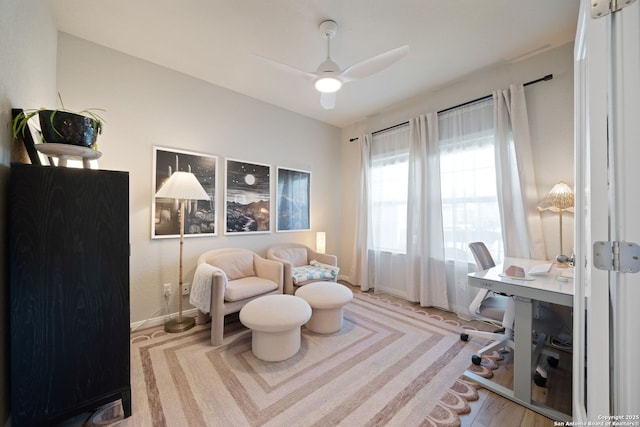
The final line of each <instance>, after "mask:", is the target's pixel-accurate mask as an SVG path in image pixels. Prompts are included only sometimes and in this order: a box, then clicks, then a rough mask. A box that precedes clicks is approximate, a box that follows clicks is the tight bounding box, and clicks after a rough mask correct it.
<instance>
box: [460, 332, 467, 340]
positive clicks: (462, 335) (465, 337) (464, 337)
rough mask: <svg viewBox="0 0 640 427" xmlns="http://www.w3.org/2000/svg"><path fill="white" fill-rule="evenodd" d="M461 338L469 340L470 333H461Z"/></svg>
mask: <svg viewBox="0 0 640 427" xmlns="http://www.w3.org/2000/svg"><path fill="white" fill-rule="evenodd" d="M460 339H461V340H462V341H469V334H465V333H462V334H460Z"/></svg>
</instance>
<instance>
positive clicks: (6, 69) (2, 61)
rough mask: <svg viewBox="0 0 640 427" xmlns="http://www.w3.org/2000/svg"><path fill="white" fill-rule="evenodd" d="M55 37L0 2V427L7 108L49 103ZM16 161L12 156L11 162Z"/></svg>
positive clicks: (37, 6) (5, 360) (34, 17)
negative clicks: (0, 201)
mask: <svg viewBox="0 0 640 427" xmlns="http://www.w3.org/2000/svg"><path fill="white" fill-rule="evenodd" d="M56 39H57V31H56V28H55V25H54V23H53V20H52V18H51V14H50V13H49V10H48V7H47V6H46V4H45V3H44V2H42V1H40V0H20V1H11V0H0V200H2V203H0V224H2V225H1V226H0V289H1V291H0V378H1V379H2V380H0V425H6V421H7V419H8V417H9V405H10V402H9V378H10V374H9V328H8V325H7V324H6V320H7V319H8V318H9V314H8V313H9V299H8V290H9V272H8V269H9V266H8V263H7V259H6V258H7V256H8V255H7V254H6V250H5V249H6V247H7V243H6V242H7V239H8V233H7V229H6V227H5V224H6V205H7V204H6V203H5V200H6V197H7V182H8V178H9V164H10V162H11V161H12V151H15V150H12V146H13V144H12V141H13V138H12V136H11V127H10V121H11V108H16V107H21V108H33V107H35V108H38V107H39V106H40V105H43V104H45V103H47V102H50V101H52V100H55V94H56V85H55V81H56ZM15 158H16V156H15V155H14V159H15Z"/></svg>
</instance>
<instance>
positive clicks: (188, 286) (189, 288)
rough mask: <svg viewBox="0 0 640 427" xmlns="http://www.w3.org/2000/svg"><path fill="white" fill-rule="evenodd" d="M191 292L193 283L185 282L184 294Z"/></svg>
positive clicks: (183, 285) (183, 286)
mask: <svg viewBox="0 0 640 427" xmlns="http://www.w3.org/2000/svg"><path fill="white" fill-rule="evenodd" d="M189 292H191V283H183V284H182V295H189Z"/></svg>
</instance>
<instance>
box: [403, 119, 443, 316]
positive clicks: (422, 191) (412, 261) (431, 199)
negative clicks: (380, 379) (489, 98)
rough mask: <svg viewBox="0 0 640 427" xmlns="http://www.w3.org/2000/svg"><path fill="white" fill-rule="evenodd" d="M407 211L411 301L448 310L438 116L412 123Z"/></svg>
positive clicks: (408, 276) (416, 120) (415, 120)
mask: <svg viewBox="0 0 640 427" xmlns="http://www.w3.org/2000/svg"><path fill="white" fill-rule="evenodd" d="M409 125H410V139H411V148H410V151H409V185H408V194H409V199H408V208H407V236H408V237H407V268H408V275H407V279H408V282H409V283H411V284H413V286H412V288H413V289H412V292H413V298H414V299H413V300H414V301H420V305H422V306H425V307H430V306H434V307H440V308H444V309H446V310H449V300H448V296H447V285H446V271H445V251H444V241H443V238H442V203H441V200H442V198H441V193H440V154H439V153H440V151H439V147H438V139H439V138H438V115H437V113H430V114H427V115H421V116H419V117H416V118H414V119H412V120H411V121H410V122H409Z"/></svg>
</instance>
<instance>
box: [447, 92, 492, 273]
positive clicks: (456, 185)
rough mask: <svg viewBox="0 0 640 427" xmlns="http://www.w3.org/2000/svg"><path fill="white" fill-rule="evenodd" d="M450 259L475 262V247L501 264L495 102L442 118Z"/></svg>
mask: <svg viewBox="0 0 640 427" xmlns="http://www.w3.org/2000/svg"><path fill="white" fill-rule="evenodd" d="M438 129H439V135H440V175H441V177H440V179H441V187H442V188H441V191H442V215H443V218H442V219H443V228H444V230H443V232H444V245H445V258H446V259H452V260H456V261H467V262H471V263H473V262H474V259H473V255H472V254H471V253H470V251H469V250H468V249H467V245H468V244H469V243H470V242H474V241H482V242H484V243H485V244H486V245H487V247H488V248H489V250H490V251H491V253H492V254H493V255H494V257H495V258H496V261H498V260H502V258H503V249H502V228H501V222H500V210H499V207H498V196H497V186H496V166H495V153H494V144H495V142H494V138H495V130H494V129H495V128H494V124H493V100H492V99H489V100H486V101H481V102H478V103H474V104H471V105H468V106H464V107H460V108H456V109H455V110H451V111H447V112H445V113H442V114H439V115H438Z"/></svg>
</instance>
